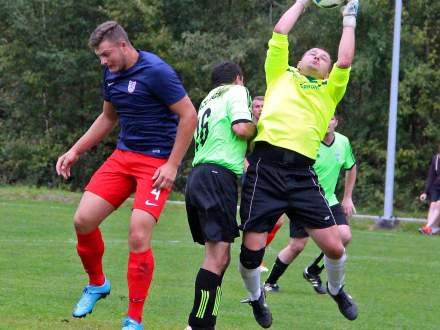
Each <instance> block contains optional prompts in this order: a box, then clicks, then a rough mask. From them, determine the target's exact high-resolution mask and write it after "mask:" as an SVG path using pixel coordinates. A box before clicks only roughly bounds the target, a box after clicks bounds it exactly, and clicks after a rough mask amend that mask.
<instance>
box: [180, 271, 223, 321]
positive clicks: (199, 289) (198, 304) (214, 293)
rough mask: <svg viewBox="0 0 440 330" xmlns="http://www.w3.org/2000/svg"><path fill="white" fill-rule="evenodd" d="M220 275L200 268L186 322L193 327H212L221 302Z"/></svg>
mask: <svg viewBox="0 0 440 330" xmlns="http://www.w3.org/2000/svg"><path fill="white" fill-rule="evenodd" d="M220 285H221V277H220V276H218V275H217V274H215V273H212V272H210V271H209V270H206V269H203V268H200V270H199V272H198V274H197V277H196V282H195V293H194V305H193V308H192V311H191V314H189V318H188V324H189V325H190V326H191V327H192V328H193V329H197V328H203V329H214V328H215V324H216V321H217V315H218V311H219V307H220V303H221V296H222V291H221V287H220Z"/></svg>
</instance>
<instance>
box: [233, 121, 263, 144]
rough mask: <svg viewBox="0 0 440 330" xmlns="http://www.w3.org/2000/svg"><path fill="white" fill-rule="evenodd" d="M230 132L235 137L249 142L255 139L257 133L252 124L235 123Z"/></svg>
mask: <svg viewBox="0 0 440 330" xmlns="http://www.w3.org/2000/svg"><path fill="white" fill-rule="evenodd" d="M232 130H233V131H234V133H235V135H237V136H238V137H239V138H241V139H243V140H250V139H252V138H254V137H255V134H256V133H257V128H256V126H255V124H254V123H252V122H249V123H237V124H234V125H232Z"/></svg>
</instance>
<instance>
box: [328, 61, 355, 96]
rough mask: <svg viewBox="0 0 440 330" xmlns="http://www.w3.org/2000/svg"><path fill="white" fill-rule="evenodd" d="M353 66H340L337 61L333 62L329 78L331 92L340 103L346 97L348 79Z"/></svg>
mask: <svg viewBox="0 0 440 330" xmlns="http://www.w3.org/2000/svg"><path fill="white" fill-rule="evenodd" d="M350 71H351V67H348V68H339V67H338V66H337V65H336V63H335V64H333V68H332V71H331V72H330V75H329V77H328V79H327V83H328V91H329V94H330V95H331V96H332V97H333V100H334V101H335V103H336V104H338V103H339V102H340V101H341V100H342V98H343V97H344V94H345V90H346V89H347V84H348V80H349V78H350Z"/></svg>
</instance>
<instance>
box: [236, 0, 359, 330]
mask: <svg viewBox="0 0 440 330" xmlns="http://www.w3.org/2000/svg"><path fill="white" fill-rule="evenodd" d="M310 2H311V1H310V0H297V1H296V3H295V4H293V5H292V6H291V7H290V8H289V9H288V10H287V11H286V12H285V13H284V14H283V15H282V17H281V18H280V20H279V21H278V23H277V24H276V25H275V28H274V30H273V35H272V38H271V39H270V41H269V49H268V52H267V57H266V63H265V72H266V84H267V90H266V95H265V102H264V108H263V111H262V113H261V117H260V119H259V121H258V124H257V129H258V134H257V136H256V138H255V139H254V142H255V149H254V151H253V153H252V154H251V155H250V156H249V157H248V160H249V167H248V170H247V173H246V179H245V182H244V185H243V191H242V197H241V207H240V217H241V226H240V228H241V230H243V243H242V246H241V252H240V263H239V270H240V274H241V276H242V279H243V281H244V284H245V287H246V289H247V290H248V292H249V303H250V305H251V306H252V309H253V313H254V317H255V319H256V321H257V322H258V323H259V324H260V326H262V327H263V328H268V327H270V326H271V324H272V315H271V312H270V311H269V308H268V306H267V304H266V302H265V298H264V293H263V290H262V289H261V287H260V271H259V269H258V267H259V266H260V264H261V261H262V259H263V256H264V251H265V243H266V237H267V233H268V232H270V231H271V229H272V228H273V226H274V225H275V223H276V221H277V220H278V218H279V217H280V216H281V215H282V214H283V213H285V214H286V215H287V216H288V217H289V219H290V221H293V222H296V223H297V224H298V225H301V226H303V227H304V228H305V229H306V231H307V233H308V234H309V235H310V237H312V239H313V240H314V241H315V242H316V244H317V245H318V246H319V248H320V249H321V250H322V251H323V252H324V255H325V256H324V264H325V269H326V271H327V279H328V282H327V290H328V292H329V294H330V296H331V297H332V298H333V299H334V300H335V301H336V303H337V304H338V307H339V310H340V312H341V313H342V314H343V315H344V316H345V317H346V318H347V319H349V320H354V319H356V317H357V315H358V311H357V306H356V304H355V303H354V301H353V299H352V298H351V297H350V296H349V295H348V294H346V293H345V292H344V290H343V287H344V264H345V260H346V255H345V249H344V245H343V244H342V242H341V238H340V236H339V232H338V226H337V225H336V222H335V219H334V216H333V214H332V212H331V210H330V207H329V205H328V202H327V200H326V199H325V197H324V191H323V190H322V188H321V186H320V185H319V182H318V179H317V176H316V174H315V172H314V170H313V164H314V163H315V160H316V157H317V153H318V149H319V146H320V143H321V141H322V140H323V138H324V135H325V133H326V131H327V127H328V125H329V122H330V119H331V118H332V117H333V115H334V112H335V108H336V106H337V104H338V103H339V102H340V101H341V99H342V98H343V96H344V94H345V90H346V88H347V84H348V80H349V74H350V68H351V63H352V60H353V57H354V51H355V27H356V16H357V11H358V0H350V1H348V3H347V5H346V6H345V7H344V8H343V12H342V13H343V28H342V36H341V40H340V43H339V50H338V59H337V61H336V63H335V64H334V65H333V66H332V64H331V63H332V61H331V57H330V54H329V53H328V52H327V51H326V50H324V49H321V48H311V49H309V50H308V51H307V52H306V53H305V54H304V55H303V56H302V58H301V60H300V61H299V63H298V65H297V67H292V66H289V63H288V57H289V43H288V37H287V35H288V33H289V32H290V31H291V29H292V28H293V27H294V26H295V24H296V22H297V21H298V19H299V17H300V15H301V14H302V13H303V12H304V9H305V7H306V6H307V5H308V4H309V3H310Z"/></svg>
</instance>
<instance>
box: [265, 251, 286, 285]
mask: <svg viewBox="0 0 440 330" xmlns="http://www.w3.org/2000/svg"><path fill="white" fill-rule="evenodd" d="M287 267H289V264H285V263H283V262H282V261H281V260H280V258H278V257H277V260H275V263H274V264H273V266H272V270H271V271H270V274H269V277H268V278H267V280H266V283H269V284H275V283H277V282H278V279H279V278H280V277H281V275H283V274H284V272H285V271H286V269H287Z"/></svg>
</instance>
